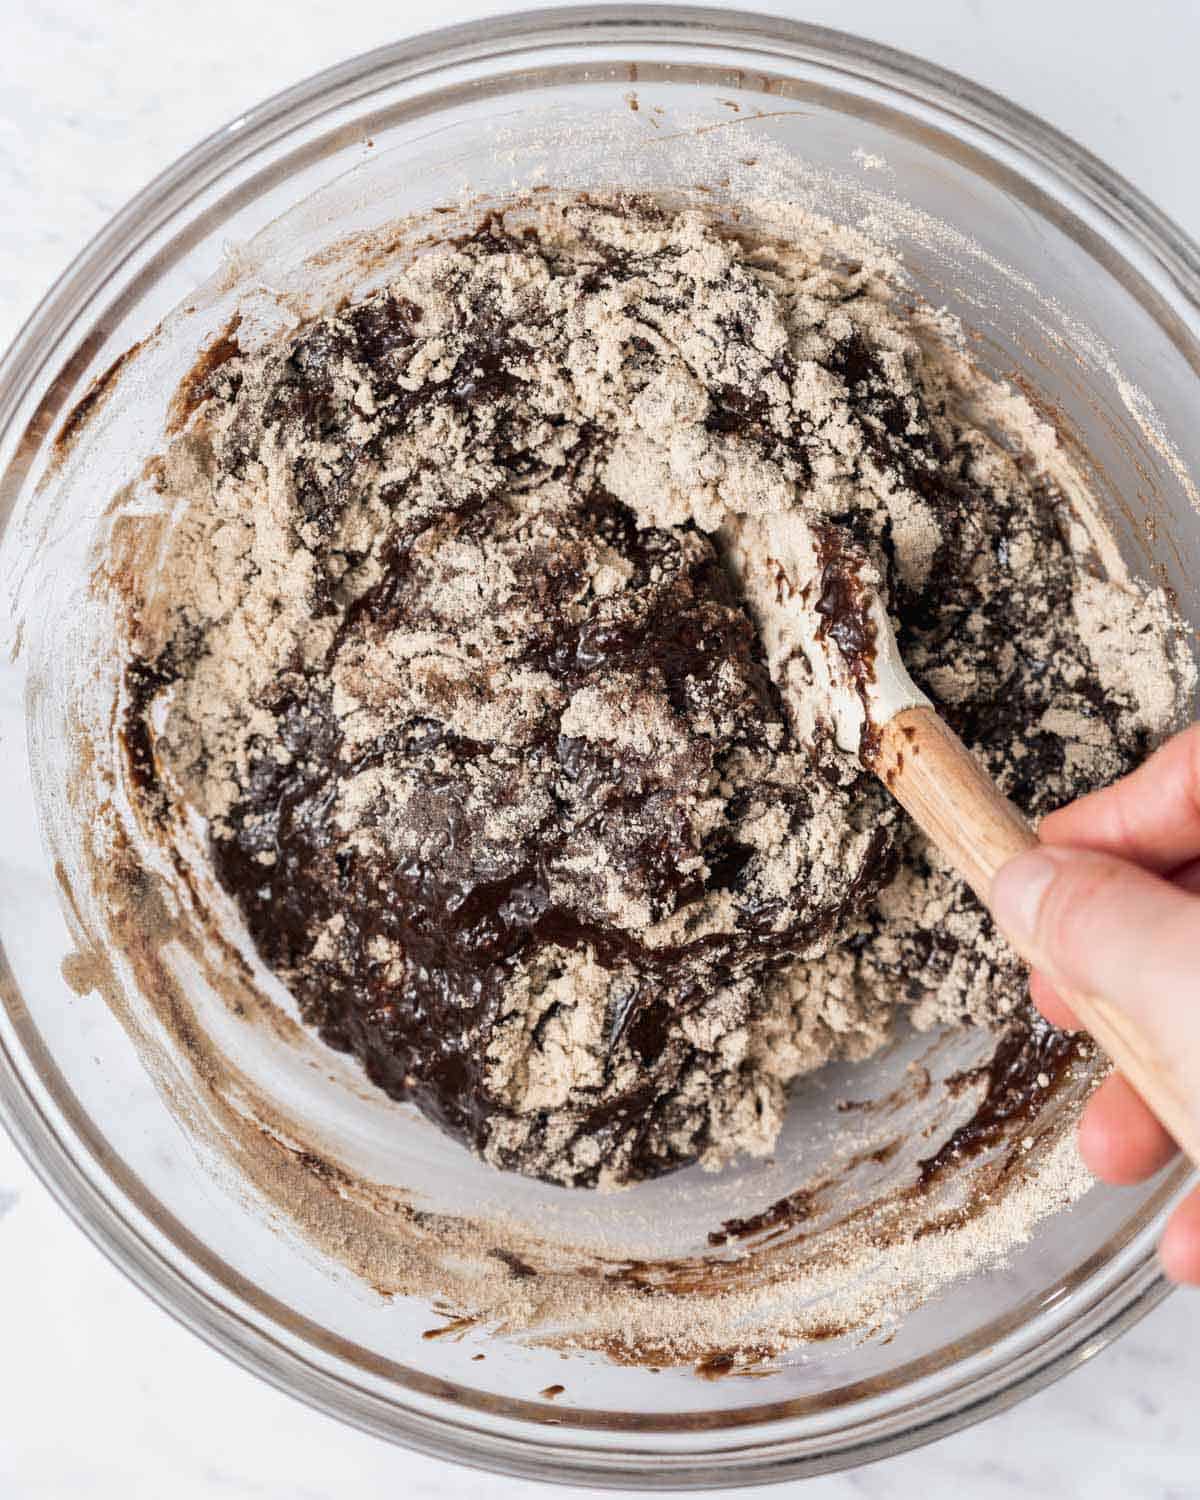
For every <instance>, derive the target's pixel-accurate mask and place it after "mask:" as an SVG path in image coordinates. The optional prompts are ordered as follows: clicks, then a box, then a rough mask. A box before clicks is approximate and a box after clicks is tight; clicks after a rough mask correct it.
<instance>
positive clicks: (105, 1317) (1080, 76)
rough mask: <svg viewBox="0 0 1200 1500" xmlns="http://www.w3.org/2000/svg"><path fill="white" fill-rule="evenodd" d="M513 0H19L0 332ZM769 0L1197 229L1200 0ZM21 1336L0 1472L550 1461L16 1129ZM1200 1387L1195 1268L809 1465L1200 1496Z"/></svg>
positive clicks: (2, 132)
mask: <svg viewBox="0 0 1200 1500" xmlns="http://www.w3.org/2000/svg"><path fill="white" fill-rule="evenodd" d="M497 8H498V7H497V6H495V5H489V4H487V3H486V0H474V3H471V0H407V3H406V4H401V5H397V4H396V3H394V0H386V3H385V0H356V3H354V4H352V5H349V6H343V5H329V4H327V3H324V0H286V3H284V0H258V3H254V0H249V3H247V0H206V3H205V4H204V5H197V4H195V3H194V0H7V3H6V4H3V5H0V19H2V27H0V34H2V35H3V38H4V43H5V45H4V47H3V48H2V49H0V203H3V212H0V344H2V343H4V342H7V340H8V339H9V338H10V337H11V335H12V334H13V332H14V331H15V329H16V327H17V325H18V324H19V323H20V321H21V320H22V319H23V318H24V317H25V315H26V314H27V313H28V312H29V311H30V309H31V308H32V307H33V305H34V303H35V301H36V299H37V298H38V297H39V296H40V295H41V293H42V292H43V290H44V289H45V288H46V287H47V286H48V285H49V283H50V282H51V280H52V279H53V278H54V277H55V276H56V275H57V274H58V273H59V271H60V270H62V268H63V267H64V266H65V265H66V263H67V261H68V260H69V259H70V257H71V256H72V255H74V253H75V252H76V250H77V249H79V248H80V247H81V246H82V245H83V243H84V242H85V241H86V240H87V239H88V238H89V236H90V235H92V234H93V233H94V232H95V231H96V230H97V229H99V228H100V226H101V225H102V224H103V223H104V221H105V220H106V219H107V218H108V217H109V215H110V214H111V213H112V212H113V211H114V210H115V209H116V208H118V207H119V206H120V204H121V203H122V202H123V201H124V200H125V199H126V198H128V197H129V196H130V195H131V194H132V193H133V192H134V191H135V190H137V189H138V188H140V187H141V186H142V185H143V184H144V183H145V181H146V180H147V179H148V178H150V177H151V176H152V175H153V174H154V173H156V172H157V171H159V169H160V168H162V167H164V166H166V165H167V164H168V163H169V162H170V161H171V160H172V159H173V158H174V157H175V156H177V155H178V154H179V153H180V152H181V151H183V150H184V149H185V148H186V147H188V146H190V145H192V144H193V143H194V142H195V141H196V140H197V139H198V138H199V137H200V136H202V135H204V134H206V133H207V132H208V131H210V130H212V129H214V128H215V127H216V126H218V125H220V124H222V123H223V122H224V121H225V120H227V119H228V118H230V117H232V116H234V115H236V114H237V113H238V111H239V110H241V109H242V108H244V107H245V106H247V105H250V104H253V103H255V102H256V101H257V100H259V99H260V98H262V97H263V96H264V95H266V94H268V93H270V92H273V91H274V90H276V89H278V88H281V87H283V86H284V85H286V84H288V83H291V82H293V81H295V80H296V79H298V78H300V77H302V76H304V75H306V74H308V73H311V72H314V71H316V70H317V69H319V68H322V67H324V66H325V65H327V64H329V63H332V62H335V61H337V60H339V59H340V58H342V57H345V56H348V55H350V54H351V53H353V52H357V51H361V50H364V49H366V48H369V47H373V46H377V45H379V44H380V43H382V42H385V41H390V40H393V39H394V38H395V37H396V36H397V35H399V34H402V33H404V32H406V31H415V30H419V29H422V28H424V27H429V26H433V25H436V24H445V23H448V22H450V21H455V20H463V19H467V18H469V17H475V16H480V15H487V14H489V13H494V12H495V10H496V9H497ZM755 8H757V9H759V10H776V11H778V12H780V13H782V14H790V15H803V16H804V17H805V18H806V19H809V20H813V21H817V22H821V23H825V24H828V25H833V26H838V25H842V26H847V27H854V28H856V29H857V30H859V31H860V32H863V33H865V34H869V35H871V36H874V37H877V38H879V39H880V40H883V41H887V42H891V43H893V44H895V45H897V46H900V47H906V48H908V49H910V50H912V51H916V52H919V53H923V54H924V55H926V56H928V57H930V58H932V59H933V60H935V61H937V62H940V63H943V64H945V65H947V66H949V67H951V68H956V69H958V70H959V71H961V72H963V73H967V74H969V75H971V76H973V77H974V78H976V79H978V80H979V81H981V82H983V83H986V84H988V85H990V86H991V87H992V88H994V89H997V90H999V91H1000V92H1002V93H1006V94H1008V95H1009V96H1011V97H1013V98H1015V99H1017V100H1018V101H1020V102H1021V103H1022V104H1024V105H1026V106H1028V107H1029V108H1031V109H1033V110H1035V111H1036V112H1038V113H1040V114H1042V115H1044V116H1045V117H1047V118H1048V119H1050V120H1052V121H1053V122H1054V123H1055V124H1057V125H1059V126H1060V127H1062V128H1063V129H1065V130H1067V131H1068V132H1069V133H1071V134H1072V135H1074V136H1076V137H1077V138H1078V139H1079V140H1081V141H1083V142H1084V143H1085V144H1087V145H1088V146H1090V147H1091V148H1092V149H1093V150H1094V151H1096V152H1098V153H1099V155H1101V156H1102V157H1104V158H1105V159H1106V160H1108V161H1109V162H1111V163H1112V164H1113V165H1115V166H1116V167H1117V168H1119V169H1120V170H1121V171H1123V172H1124V173H1125V174H1126V175H1127V176H1128V177H1129V178H1130V179H1131V180H1132V181H1134V182H1135V183H1137V184H1138V185H1139V186H1140V187H1142V188H1143V189H1144V190H1145V191H1146V192H1148V193H1149V194H1150V195H1151V197H1153V198H1154V199H1156V200H1157V201H1158V203H1159V204H1160V205H1161V206H1162V207H1163V208H1164V209H1166V210H1167V212H1168V213H1170V214H1172V215H1173V216H1174V217H1175V218H1176V219H1177V220H1178V221H1179V222H1180V223H1181V224H1182V225H1183V226H1184V227H1185V228H1186V229H1188V230H1189V231H1190V232H1191V233H1192V234H1193V235H1196V236H1198V237H1200V176H1198V174H1197V171H1196V163H1195V141H1196V139H1197V138H1198V137H1200V90H1198V89H1197V87H1196V82H1195V69H1196V59H1197V57H1200V6H1198V5H1197V4H1196V0H1140V3H1139V4H1137V5H1136V6H1130V5H1127V4H1124V3H1118V0H904V3H897V0H857V4H855V5H853V6H849V5H846V4H845V3H844V0H804V3H803V4H800V3H796V0H793V3H791V4H789V3H786V0H784V3H775V4H772V3H771V0H756V5H755ZM4 753H11V749H8V748H6V749H5V751H4ZM0 852H2V851H0ZM0 1345H2V1347H3V1351H4V1357H3V1360H2V1361H0V1497H2V1500H62V1497H65V1496H85V1497H96V1500H117V1497H120V1500H162V1497H169V1500H201V1497H204V1500H210V1497H223V1500H342V1497H346V1500H349V1497H351V1496H355V1497H357V1496H360V1495H369V1494H372V1493H380V1492H383V1491H385V1490H392V1489H396V1488H399V1492H400V1493H401V1494H406V1495H407V1496H411V1497H414V1500H416V1497H423V1496H428V1497H450V1496H458V1495H468V1494H469V1495H471V1496H473V1497H475V1500H501V1497H511V1496H515V1495H517V1494H519V1493H523V1492H526V1491H528V1490H529V1488H530V1486H528V1485H525V1484H521V1483H518V1482H516V1481H511V1480H505V1479H498V1478H492V1477H488V1476H483V1475H477V1474H470V1473H468V1472H467V1471H465V1470H461V1469H457V1468H454V1467H452V1466H450V1465H447V1464H442V1463H439V1462H437V1461H435V1460H432V1459H425V1458H420V1457H417V1456H415V1455H413V1454H409V1453H405V1452H403V1451H401V1450H397V1449H393V1448H390V1447H388V1446H386V1445H384V1444H382V1443H380V1442H378V1441H376V1440H374V1439H371V1438H367V1437H363V1436H361V1435H360V1434H358V1433H355V1432H351V1431H349V1430H347V1429H345V1428H342V1427H340V1426H338V1425H337V1424H335V1423H334V1422H332V1421H330V1420H329V1419H327V1418H324V1417H320V1416H316V1415H314V1414H313V1413H311V1412H309V1411H308V1410H307V1409H305V1408H304V1407H302V1406H300V1405H299V1404H297V1403H295V1402H293V1401H291V1400H290V1399H289V1398H287V1397H284V1396H281V1395H279V1394H277V1393H276V1392H275V1391H273V1390H270V1389H269V1388H268V1387H266V1386H265V1385H262V1384H260V1383H259V1382H257V1381H256V1380H255V1379H253V1378H252V1377H251V1376H249V1375H247V1374H245V1373H243V1372H242V1371H241V1370H239V1369H236V1368H235V1367H234V1366H233V1365H232V1364H230V1363H228V1362H227V1361H226V1360H225V1359H223V1358H222V1357H221V1356H220V1355H218V1354H215V1353H214V1352H212V1351H211V1350H210V1349H208V1348H207V1347H206V1346H205V1345H203V1344H201V1343H200V1342H199V1340H198V1339H196V1338H195V1337H193V1335H191V1334H190V1333H187V1332H186V1331H184V1330H183V1329H182V1328H180V1327H178V1326H176V1325H175V1324H174V1323H173V1322H171V1320H170V1319H169V1318H167V1317H165V1316H164V1315H163V1314H162V1313H161V1312H160V1311H158V1310H157V1309H156V1308H155V1307H153V1306H152V1305H151V1304H150V1303H149V1302H148V1301H147V1300H146V1299H145V1298H144V1297H142V1295H141V1294H140V1293H139V1292H137V1291H135V1290H134V1288H133V1287H132V1286H131V1285H129V1284H128V1283H127V1282H126V1281H125V1280H124V1279H123V1278H122V1277H121V1276H120V1275H119V1274H118V1273H117V1272H116V1271H115V1270H113V1269H112V1267H110V1266H109V1265H108V1264H107V1263H106V1262H105V1260H104V1259H103V1258H102V1256H101V1255H100V1253H99V1252H98V1251H97V1250H95V1249H94V1248H93V1247H92V1246H91V1245H90V1244H89V1243H88V1242H87V1241H86V1240H85V1239H84V1238H83V1236H82V1235H81V1234H80V1233H79V1232H78V1231H77V1230H76V1229H74V1228H73V1227H72V1226H71V1225H70V1224H69V1223H68V1221H67V1219H66V1218H65V1217H64V1216H63V1215H62V1213H61V1212H60V1211H59V1210H58V1208H57V1207H56V1206H55V1205H54V1204H53V1203H52V1202H51V1200H50V1198H49V1196H48V1195H47V1193H46V1192H45V1190H44V1189H43V1188H42V1187H41V1186H40V1185H39V1184H38V1182H37V1180H36V1179H35V1178H34V1176H33V1174H32V1173H31V1172H30V1171H29V1170H28V1168H26V1167H25V1165H24V1164H23V1162H22V1161H21V1160H20V1158H19V1157H18V1156H17V1153H16V1151H15V1150H14V1149H13V1148H12V1146H11V1145H9V1143H8V1142H7V1140H6V1139H3V1138H0ZM1198 1410H1200V1294H1195V1295H1179V1296H1176V1297H1174V1298H1172V1299H1171V1300H1170V1301H1169V1302H1168V1303H1167V1304H1166V1305H1164V1306H1163V1307H1161V1308H1159V1309H1158V1311H1156V1312H1155V1313H1154V1314H1153V1315H1151V1317H1149V1318H1148V1319H1147V1320H1145V1321H1144V1322H1143V1323H1142V1324H1140V1325H1139V1326H1138V1327H1137V1328H1136V1329H1135V1330H1134V1331H1133V1332H1132V1333H1130V1334H1129V1335H1127V1336H1126V1337H1125V1338H1124V1339H1122V1340H1121V1341H1120V1342H1119V1343H1118V1344H1117V1345H1116V1346H1115V1347H1114V1348H1112V1349H1110V1350H1108V1351H1106V1352H1105V1353H1104V1354H1103V1355H1102V1356H1100V1357H1099V1358H1098V1359H1096V1360H1095V1361H1094V1362H1093V1363H1091V1364H1090V1365H1088V1366H1087V1367H1086V1368H1084V1369H1081V1370H1079V1371H1077V1372H1076V1373H1075V1374H1073V1375H1071V1376H1070V1377H1069V1378H1068V1379H1066V1380H1065V1381H1062V1382H1060V1383H1059V1384H1058V1385H1056V1386H1054V1387H1052V1388H1051V1389H1050V1390H1048V1391H1044V1392H1042V1393H1041V1394H1040V1395H1038V1396H1036V1397H1034V1398H1033V1399H1031V1400H1030V1401H1027V1402H1025V1403H1024V1404H1022V1405H1021V1406H1020V1407H1018V1408H1017V1409H1016V1410H1014V1411H1011V1412H1009V1413H1007V1414H1006V1415H1004V1416H1001V1417H998V1418H994V1419H993V1420H991V1421H989V1422H986V1423H984V1424H983V1425H981V1426H978V1427H975V1428H972V1429H970V1430H969V1431H967V1432H964V1433H960V1434H958V1435H957V1436H955V1437H953V1438H950V1439H947V1440H946V1441H944V1442H942V1443H940V1444H938V1445H936V1446H934V1447H932V1448H926V1449H923V1450H921V1451H919V1452H917V1453H912V1454H908V1455H906V1456H904V1457H902V1458H900V1459H895V1460H891V1461H889V1462H886V1463H883V1464H879V1465H875V1466H874V1467H872V1468H868V1469H861V1470H858V1471H855V1472H853V1473H850V1474H844V1475H838V1476H834V1477H830V1478H826V1479H819V1480H813V1481H810V1482H809V1484H808V1485H807V1486H806V1487H805V1491H804V1493H805V1495H806V1496H807V1495H810V1494H811V1495H812V1496H814V1497H816V1496H820V1497H826V1500H845V1497H850V1496H855V1495H865V1496H879V1497H884V1496H887V1497H889V1500H892V1497H901V1500H902V1497H908V1496H921V1497H922V1500H924V1497H938V1496H942V1495H946V1496H949V1495H956V1496H957V1495H964V1496H969V1497H971V1500H1010V1497H1013V1500H1015V1497H1017V1496H1075V1495H1086V1496H1088V1497H1089V1500H1108V1497H1112V1500H1117V1497H1120V1500H1149V1497H1154V1500H1184V1497H1200V1423H1197V1420H1196V1413H1197V1411H1198ZM559 1493H566V1492H562V1491H560V1492H559ZM570 1493H571V1494H576V1495H582V1494H584V1493H586V1492H584V1491H577V1490H573V1491H571V1492H570ZM727 1493H733V1492H727ZM740 1493H749V1492H746V1491H743V1492H740Z"/></svg>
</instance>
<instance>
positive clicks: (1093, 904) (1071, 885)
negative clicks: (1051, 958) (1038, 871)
mask: <svg viewBox="0 0 1200 1500" xmlns="http://www.w3.org/2000/svg"><path fill="white" fill-rule="evenodd" d="M1120 878H1121V867H1120V865H1119V864H1118V863H1117V862H1116V861H1113V860H1108V859H1104V858H1101V857H1097V858H1095V859H1087V860H1082V861H1079V862H1078V863H1072V864H1071V865H1069V866H1066V867H1064V868H1062V869H1060V870H1059V871H1058V872H1057V874H1056V875H1055V876H1054V879H1053V880H1052V881H1051V882H1050V884H1049V885H1048V886H1047V887H1046V891H1045V894H1044V895H1043V897H1042V900H1041V905H1040V907H1039V909H1038V918H1037V927H1038V932H1037V941H1038V949H1039V951H1041V952H1045V953H1053V954H1056V955H1059V956H1060V958H1066V959H1067V960H1068V961H1083V962H1086V961H1087V959H1088V957H1089V954H1090V953H1091V952H1092V950H1093V949H1094V948H1095V947H1096V945H1097V943H1098V942H1102V941H1103V937H1104V933H1105V929H1106V927H1107V926H1108V925H1109V923H1110V922H1111V920H1112V918H1113V917H1114V916H1115V912H1114V894H1115V893H1114V885H1115V884H1116V882H1118V881H1119V880H1120Z"/></svg>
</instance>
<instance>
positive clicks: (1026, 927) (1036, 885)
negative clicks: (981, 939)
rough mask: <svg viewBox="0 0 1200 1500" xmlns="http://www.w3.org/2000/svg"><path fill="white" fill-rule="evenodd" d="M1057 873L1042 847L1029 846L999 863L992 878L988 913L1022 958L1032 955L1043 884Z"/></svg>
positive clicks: (1054, 864)
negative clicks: (998, 867) (990, 912)
mask: <svg viewBox="0 0 1200 1500" xmlns="http://www.w3.org/2000/svg"><path fill="white" fill-rule="evenodd" d="M1057 872H1058V864H1057V861H1056V860H1055V858H1054V856H1053V855H1052V854H1049V853H1048V852H1047V851H1046V850H1045V849H1031V850H1030V851H1029V853H1028V854H1019V855H1018V856H1017V858H1016V859H1010V860H1009V862H1008V863H1007V864H1006V865H1003V866H1001V868H1000V870H999V871H998V872H997V874H996V878H995V879H994V880H993V881H992V900H991V907H992V915H993V916H994V917H995V919H996V921H997V922H998V923H999V924H1000V927H1001V929H1002V930H1003V932H1004V933H1005V935H1006V936H1007V937H1008V939H1009V941H1010V942H1011V943H1012V944H1013V946H1014V947H1015V948H1017V949H1019V950H1020V952H1021V953H1022V954H1024V956H1025V957H1026V958H1032V957H1034V954H1033V952H1032V947H1033V941H1034V938H1035V936H1036V935H1037V923H1038V912H1039V911H1040V910H1041V905H1042V897H1043V896H1044V895H1045V894H1046V887H1047V886H1048V885H1049V884H1050V882H1051V881H1052V880H1053V879H1054V877H1055V875H1056V874H1057Z"/></svg>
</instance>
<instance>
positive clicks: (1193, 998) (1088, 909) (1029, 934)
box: [991, 845, 1200, 1098]
mask: <svg viewBox="0 0 1200 1500" xmlns="http://www.w3.org/2000/svg"><path fill="white" fill-rule="evenodd" d="M991 905H992V911H993V914H994V916H995V918H996V921H997V922H998V924H999V925H1000V928H1001V929H1002V931H1003V932H1004V933H1005V935H1006V936H1007V937H1008V939H1009V941H1010V942H1011V943H1012V944H1013V946H1014V947H1015V948H1016V949H1017V951H1018V952H1019V953H1020V954H1021V955H1022V957H1024V958H1026V959H1028V960H1029V962H1030V963H1031V964H1033V965H1034V967H1035V968H1037V969H1039V970H1040V971H1041V972H1042V973H1044V974H1045V975H1046V976H1047V977H1048V978H1049V979H1050V980H1051V981H1052V983H1053V984H1054V985H1055V987H1056V988H1058V989H1059V990H1061V991H1062V992H1064V994H1065V995H1066V996H1068V997H1069V995H1070V994H1071V992H1074V993H1075V994H1076V995H1093V996H1098V997H1100V998H1101V999H1103V1000H1107V1001H1109V1002H1110V1003H1111V1004H1112V1005H1113V1006H1114V1007H1115V1008H1117V1009H1118V1010H1120V1011H1122V1012H1124V1013H1125V1014H1126V1015H1127V1016H1128V1017H1129V1018H1130V1019H1131V1020H1132V1021H1133V1022H1134V1023H1135V1025H1136V1026H1137V1029H1138V1030H1139V1031H1140V1032H1141V1033H1142V1035H1143V1036H1144V1037H1145V1038H1146V1040H1147V1041H1148V1042H1149V1043H1150V1044H1151V1045H1152V1046H1153V1048H1154V1050H1155V1052H1156V1054H1157V1055H1158V1056H1159V1057H1161V1058H1163V1059H1167V1060H1169V1062H1168V1066H1169V1068H1170V1071H1171V1072H1172V1073H1173V1074H1174V1076H1175V1077H1176V1078H1177V1079H1180V1080H1186V1081H1187V1083H1188V1085H1189V1093H1190V1095H1191V1096H1192V1097H1193V1098H1194V1097H1195V1096H1196V1094H1197V1093H1198V1092H1200V971H1198V968H1197V963H1196V955H1197V953H1198V952H1200V897H1197V896H1195V895H1191V894H1189V893H1188V892H1185V891H1181V890H1179V889H1177V888H1176V887H1175V886H1173V885H1171V884H1170V883H1169V882H1168V881H1166V880H1163V879H1160V877H1159V876H1157V875H1152V874H1150V873H1149V872H1148V871H1146V870H1142V869H1139V868H1138V866H1136V865H1132V864H1128V863H1127V862H1126V861H1124V860H1121V859H1116V858H1114V857H1113V856H1112V855H1109V854H1100V853H1096V852H1093V851H1090V850H1084V849H1068V848H1064V847H1062V846H1061V845H1056V846H1053V847H1051V846H1048V845H1040V846H1039V847H1038V848H1036V849H1032V850H1030V851H1029V852H1028V853H1026V854H1022V855H1019V856H1018V857H1017V858H1016V859H1014V860H1010V861H1009V863H1008V864H1006V865H1005V866H1003V868H1002V869H1001V870H1000V872H999V873H998V874H997V876H996V878H995V880H994V881H993V882H992V890H991Z"/></svg>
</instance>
